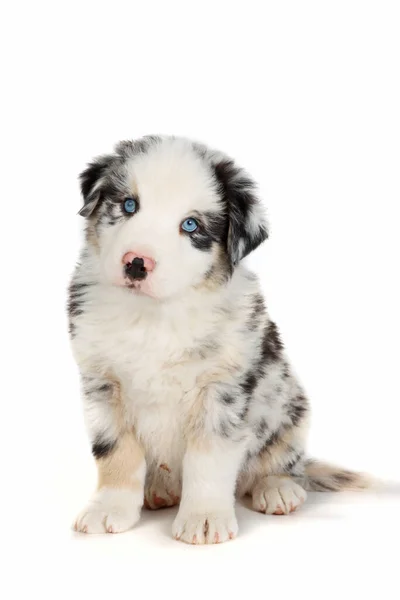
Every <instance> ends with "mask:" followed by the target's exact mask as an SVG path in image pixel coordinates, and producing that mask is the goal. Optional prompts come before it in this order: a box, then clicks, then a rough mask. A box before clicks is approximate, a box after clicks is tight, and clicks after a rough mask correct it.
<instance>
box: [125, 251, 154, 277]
mask: <svg viewBox="0 0 400 600" xmlns="http://www.w3.org/2000/svg"><path fill="white" fill-rule="evenodd" d="M122 264H123V265H124V272H125V275H126V276H127V277H129V279H131V280H133V281H140V280H143V279H145V278H146V277H147V274H148V273H151V271H154V269H155V266H156V263H155V261H154V260H153V259H152V258H150V257H148V256H142V255H141V254H137V253H136V252H127V253H126V254H124V256H123V257H122Z"/></svg>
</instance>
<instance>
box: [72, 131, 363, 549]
mask: <svg viewBox="0 0 400 600" xmlns="http://www.w3.org/2000/svg"><path fill="white" fill-rule="evenodd" d="M80 181H81V189H82V195H83V200H84V204H83V207H82V209H81V211H80V214H81V215H82V216H83V217H85V219H86V231H85V243H84V248H83V250H82V253H81V256H80V261H79V264H78V266H77V267H76V270H75V273H74V275H73V278H72V282H71V284H70V288H69V319H70V335H71V340H72V347H73V352H74V356H75V358H76V362H77V364H78V366H79V370H80V373H81V380H82V390H83V399H84V412H85V417H86V423H87V428H88V432H89V436H90V440H91V444H92V450H93V455H94V457H95V459H96V463H97V469H98V488H97V491H96V492H95V493H94V495H93V497H92V498H91V500H90V501H89V503H88V505H87V506H86V507H85V508H84V510H83V511H82V512H81V514H80V515H79V516H78V517H77V518H76V521H75V523H74V527H75V529H76V530H77V531H81V532H84V533H117V532H120V531H125V530H127V529H129V528H131V527H132V526H133V525H135V523H136V522H137V521H138V519H139V516H140V511H141V508H142V506H143V505H145V506H146V507H148V508H153V509H155V508H160V507H163V506H172V505H174V504H179V511H178V514H177V517H176V518H175V521H174V523H173V526H172V535H173V536H174V537H175V538H176V539H177V540H182V541H184V542H188V543H190V544H207V543H208V544H213V543H218V542H224V541H226V540H229V539H231V538H234V537H235V536H236V534H237V532H238V524H237V521H236V517H235V496H242V495H244V494H248V495H250V496H251V498H252V504H253V508H254V510H257V511H260V512H262V513H267V514H275V515H286V514H289V513H291V512H292V511H294V510H296V509H297V508H298V507H299V506H300V505H301V504H302V503H303V502H304V500H305V499H306V491H305V490H307V489H312V490H340V489H357V488H362V487H364V485H365V483H366V482H365V480H364V478H363V476H361V475H359V474H356V473H352V472H349V471H346V470H342V469H336V468H334V467H330V466H328V465H325V464H322V463H319V462H316V461H312V460H310V459H308V458H307V456H306V454H305V446H306V438H307V424H308V420H309V404H308V400H307V397H306V395H305V393H304V391H303V389H302V387H301V386H300V384H299V382H298V381H297V379H296V377H295V376H294V375H293V373H292V370H291V368H290V364H289V362H288V360H287V358H286V356H285V353H284V350H283V345H282V342H281V339H280V336H279V332H278V329H277V327H276V325H275V323H274V322H273V321H271V319H270V318H269V316H268V313H267V309H266V306H265V302H264V298H263V295H262V293H261V291H260V285H259V282H258V279H257V277H256V276H255V275H254V273H252V272H250V271H249V270H248V269H247V268H246V266H245V264H244V262H245V261H243V259H245V257H246V256H247V255H248V254H249V253H250V252H251V251H252V250H254V249H255V248H257V246H258V245H259V244H261V243H262V242H263V241H264V240H265V239H266V238H267V237H268V228H267V224H266V221H265V218H264V213H263V209H262V206H261V204H260V202H259V199H258V197H257V192H256V187H255V184H254V183H253V181H252V179H251V178H250V177H249V176H248V175H247V173H246V172H245V171H244V170H243V169H242V168H240V167H239V166H237V165H236V164H235V162H234V161H233V160H232V159H231V158H229V157H228V156H226V155H225V154H222V153H220V152H217V151H214V150H210V149H208V148H206V147H205V146H203V145H201V144H198V143H195V142H192V141H189V140H186V139H181V138H175V137H161V136H149V137H145V138H143V139H140V140H137V141H125V142H121V143H119V144H118V145H117V146H116V148H115V152H114V153H113V154H110V155H104V156H100V157H98V158H97V159H95V160H94V161H93V162H92V163H91V164H89V165H88V167H87V168H86V170H85V171H83V173H82V174H81V176H80Z"/></svg>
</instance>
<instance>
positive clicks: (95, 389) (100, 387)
mask: <svg viewBox="0 0 400 600" xmlns="http://www.w3.org/2000/svg"><path fill="white" fill-rule="evenodd" d="M84 393H85V398H84V399H85V413H86V418H87V424H88V427H89V432H90V436H91V439H92V452H93V454H94V456H95V459H96V464H97V470H98V487H97V490H96V492H95V493H94V494H93V496H92V498H91V500H90V501H89V503H88V504H87V506H86V507H85V508H84V510H83V511H82V512H81V513H80V514H79V515H78V517H77V518H76V519H75V522H74V525H73V527H74V529H75V531H80V532H82V533H118V532H122V531H126V530H127V529H130V528H131V527H132V526H133V525H134V524H135V523H136V522H137V521H138V520H139V517H140V510H141V507H142V504H143V488H144V478H145V460H144V456H143V452H142V449H141V448H140V446H139V444H138V442H137V441H136V439H135V436H134V433H133V431H132V430H128V429H127V428H126V427H125V426H124V425H123V422H124V421H123V418H122V415H121V414H120V413H121V398H120V389H119V385H118V383H117V382H115V381H111V380H109V379H104V378H100V377H98V376H95V377H85V378H84Z"/></svg>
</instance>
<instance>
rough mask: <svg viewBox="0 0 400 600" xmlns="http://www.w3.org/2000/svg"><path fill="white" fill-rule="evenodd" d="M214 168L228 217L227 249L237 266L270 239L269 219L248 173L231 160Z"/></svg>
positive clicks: (224, 161)
mask: <svg viewBox="0 0 400 600" xmlns="http://www.w3.org/2000/svg"><path fill="white" fill-rule="evenodd" d="M214 168H215V173H216V176H217V180H218V182H219V184H220V188H221V191H222V194H223V197H224V202H225V205H226V209H227V214H228V219H229V228H228V239H227V251H228V255H229V257H230V259H231V262H232V264H233V265H234V266H236V265H237V264H238V263H239V261H240V260H241V259H242V258H244V257H245V256H247V255H248V254H250V252H252V251H253V250H255V249H256V248H257V246H259V245H260V244H261V243H262V242H263V241H264V240H266V239H267V237H268V228H267V222H266V219H265V216H264V211H263V208H262V206H261V204H260V201H259V199H258V198H257V195H256V185H255V183H254V182H253V181H252V180H251V179H250V178H249V177H248V175H247V173H246V172H245V171H244V170H243V169H240V168H239V167H237V166H236V165H235V163H234V162H233V160H230V159H222V160H220V161H218V162H217V163H216V164H215V166H214Z"/></svg>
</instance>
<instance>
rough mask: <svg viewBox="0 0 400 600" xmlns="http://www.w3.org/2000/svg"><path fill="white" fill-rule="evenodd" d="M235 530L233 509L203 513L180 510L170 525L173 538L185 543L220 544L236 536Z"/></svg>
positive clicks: (236, 530)
mask: <svg viewBox="0 0 400 600" xmlns="http://www.w3.org/2000/svg"><path fill="white" fill-rule="evenodd" d="M237 532H238V524H237V521H236V517H235V513H234V511H233V510H220V511H210V512H204V513H195V512H190V513H187V512H186V511H182V510H180V511H179V512H178V515H177V517H176V519H175V521H174V524H173V526H172V535H173V536H174V538H175V539H176V540H181V541H182V542H186V543H187V544H220V543H221V542H226V541H228V540H231V539H233V538H234V537H236V535H237Z"/></svg>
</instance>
